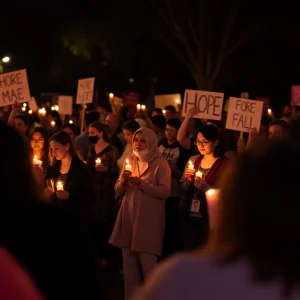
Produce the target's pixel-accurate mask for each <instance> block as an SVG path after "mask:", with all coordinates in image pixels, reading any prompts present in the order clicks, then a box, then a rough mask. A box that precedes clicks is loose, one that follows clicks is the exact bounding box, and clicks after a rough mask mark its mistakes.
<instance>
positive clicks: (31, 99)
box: [28, 97, 39, 111]
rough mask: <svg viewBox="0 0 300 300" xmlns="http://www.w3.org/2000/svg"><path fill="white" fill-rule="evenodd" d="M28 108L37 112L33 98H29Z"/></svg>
mask: <svg viewBox="0 0 300 300" xmlns="http://www.w3.org/2000/svg"><path fill="white" fill-rule="evenodd" d="M28 106H29V108H30V109H31V110H32V111H37V110H38V109H39V108H38V105H37V104H36V101H35V98H34V97H31V98H30V100H29V101H28Z"/></svg>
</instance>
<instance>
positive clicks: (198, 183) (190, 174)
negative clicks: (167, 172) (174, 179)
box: [184, 168, 206, 190]
mask: <svg viewBox="0 0 300 300" xmlns="http://www.w3.org/2000/svg"><path fill="white" fill-rule="evenodd" d="M184 177H185V179H186V180H187V182H188V183H192V181H193V179H194V177H195V170H191V169H189V168H186V169H185V171H184ZM194 185H195V187H196V188H197V189H199V190H201V189H204V187H205V186H206V181H205V180H204V179H203V178H201V177H199V176H197V177H196V178H195V182H194Z"/></svg>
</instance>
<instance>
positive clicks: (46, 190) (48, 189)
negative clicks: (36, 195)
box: [45, 187, 54, 197]
mask: <svg viewBox="0 0 300 300" xmlns="http://www.w3.org/2000/svg"><path fill="white" fill-rule="evenodd" d="M53 194H54V191H53V189H52V188H51V187H47V188H46V189H45V195H46V197H51V196H52V195H53Z"/></svg>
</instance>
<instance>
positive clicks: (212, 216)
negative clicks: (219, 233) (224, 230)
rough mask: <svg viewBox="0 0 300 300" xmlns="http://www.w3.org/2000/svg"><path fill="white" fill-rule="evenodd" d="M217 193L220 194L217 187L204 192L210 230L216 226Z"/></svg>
mask: <svg viewBox="0 0 300 300" xmlns="http://www.w3.org/2000/svg"><path fill="white" fill-rule="evenodd" d="M219 195H220V190H217V189H210V190H208V191H207V192H206V193H205V196H206V202H207V209H208V218H209V229H210V230H212V229H215V228H216V224H217V216H218V204H219Z"/></svg>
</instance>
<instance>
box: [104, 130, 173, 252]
mask: <svg viewBox="0 0 300 300" xmlns="http://www.w3.org/2000/svg"><path fill="white" fill-rule="evenodd" d="M139 130H142V131H143V133H144V135H145V137H146V140H147V144H148V150H149V154H148V158H147V159H146V161H147V164H146V166H145V167H144V168H143V170H139V168H138V158H137V157H136V156H132V157H130V158H129V161H130V164H131V165H132V176H137V177H139V178H141V179H142V183H141V185H140V186H139V187H133V186H129V187H125V186H123V184H122V183H121V180H120V178H121V177H119V179H118V181H117V183H116V185H115V191H116V194H117V196H123V195H124V197H123V199H122V205H121V208H120V211H119V214H118V218H117V221H116V224H115V227H114V230H113V233H112V236H111V238H110V241H109V242H110V244H112V245H114V246H116V247H118V248H130V249H131V250H132V251H138V252H144V253H150V254H154V255H158V256H159V255H161V252H162V245H163V236H164V228H165V200H166V199H167V198H168V197H169V196H170V189H171V170H170V167H169V165H168V163H167V161H166V160H165V159H164V158H163V157H162V156H161V154H160V152H159V151H158V148H157V139H156V136H155V134H154V132H153V131H152V130H151V129H149V128H141V129H139ZM150 131H151V132H150ZM152 132H153V134H154V136H153V135H152ZM123 168H124V166H123ZM121 173H122V172H121ZM139 173H140V174H139ZM131 193H133V197H131Z"/></svg>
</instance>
